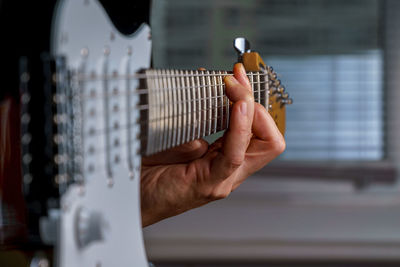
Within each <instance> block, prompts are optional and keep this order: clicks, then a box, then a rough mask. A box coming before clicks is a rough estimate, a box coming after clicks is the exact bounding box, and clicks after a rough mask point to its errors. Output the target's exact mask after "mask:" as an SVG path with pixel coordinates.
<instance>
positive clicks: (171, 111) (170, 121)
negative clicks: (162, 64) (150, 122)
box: [166, 70, 175, 147]
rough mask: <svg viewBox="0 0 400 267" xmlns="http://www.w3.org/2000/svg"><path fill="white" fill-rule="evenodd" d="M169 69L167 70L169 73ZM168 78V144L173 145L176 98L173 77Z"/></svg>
mask: <svg viewBox="0 0 400 267" xmlns="http://www.w3.org/2000/svg"><path fill="white" fill-rule="evenodd" d="M168 72H169V70H167V73H168ZM166 80H167V92H168V107H169V114H170V116H171V118H169V119H168V143H167V146H168V147H171V146H172V142H173V141H172V140H173V138H174V128H175V125H174V119H173V118H174V116H175V110H174V100H173V95H172V90H171V88H172V85H171V79H170V78H168V79H166Z"/></svg>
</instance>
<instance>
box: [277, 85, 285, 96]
mask: <svg viewBox="0 0 400 267" xmlns="http://www.w3.org/2000/svg"><path fill="white" fill-rule="evenodd" d="M277 92H278V93H280V94H283V93H284V92H285V87H284V86H283V85H281V86H279V87H278V89H277Z"/></svg>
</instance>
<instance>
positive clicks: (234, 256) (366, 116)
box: [144, 0, 400, 267]
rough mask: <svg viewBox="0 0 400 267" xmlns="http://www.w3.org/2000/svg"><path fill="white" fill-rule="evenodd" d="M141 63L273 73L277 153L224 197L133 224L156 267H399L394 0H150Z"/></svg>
mask: <svg viewBox="0 0 400 267" xmlns="http://www.w3.org/2000/svg"><path fill="white" fill-rule="evenodd" d="M151 24H152V34H153V49H154V53H153V64H154V66H155V67H165V68H167V67H168V68H189V69H193V68H198V67H205V68H207V69H230V68H232V65H233V63H234V62H235V60H236V58H237V56H236V54H235V51H234V50H233V47H232V40H233V39H234V38H235V37H239V36H244V37H246V38H247V39H248V40H249V41H250V43H251V46H252V49H253V50H255V51H257V52H259V53H260V54H261V56H262V57H263V59H264V61H265V62H266V63H267V64H268V65H270V66H273V68H274V69H275V70H276V71H277V73H278V75H279V77H280V79H281V80H282V82H283V84H284V85H285V86H286V89H287V91H288V92H289V93H290V95H291V97H292V98H293V99H294V104H293V105H291V106H288V107H287V131H286V142H287V149H286V152H284V154H283V155H282V156H281V157H280V158H279V159H278V160H276V161H274V162H273V163H271V164H270V165H268V166H267V167H265V168H264V169H262V170H261V171H259V172H258V173H256V174H254V175H253V176H252V177H250V178H249V179H248V180H247V181H246V182H245V183H244V184H243V185H242V186H241V187H240V188H239V189H238V190H237V191H235V192H233V193H232V194H231V195H230V196H229V197H228V198H227V199H225V200H222V201H218V202H215V203H212V204H210V205H208V206H205V207H202V208H199V209H196V210H193V211H190V212H188V213H186V214H183V215H180V216H177V217H174V218H171V219H167V220H165V221H163V222H161V223H158V224H155V225H153V226H150V227H147V228H146V229H145V230H144V235H145V242H146V248H147V253H148V256H149V258H150V260H151V261H153V262H154V263H155V264H156V266H160V267H163V266H165V267H167V266H168V267H181V266H182V267H183V266H190V267H200V266H201V267H209V266H237V267H239V266H240V267H242V266H400V194H399V193H400V192H399V191H400V187H399V183H398V179H397V178H398V174H397V173H398V169H399V166H400V131H399V126H400V119H399V118H398V117H397V114H400V107H399V106H398V104H397V103H398V101H400V92H399V86H400V84H399V83H400V51H399V47H400V32H399V29H400V2H399V1H395V0H336V1H328V0H279V1H278V0H262V1H261V0H258V1H256V0H218V1H213V0H202V1H186V0H155V1H153V8H152V21H151Z"/></svg>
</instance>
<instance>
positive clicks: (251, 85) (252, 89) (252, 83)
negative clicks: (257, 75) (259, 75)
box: [247, 72, 254, 93]
mask: <svg viewBox="0 0 400 267" xmlns="http://www.w3.org/2000/svg"><path fill="white" fill-rule="evenodd" d="M247 76H248V78H249V81H250V87H251V91H252V92H253V93H254V81H253V73H252V72H250V73H249V74H248V75H247Z"/></svg>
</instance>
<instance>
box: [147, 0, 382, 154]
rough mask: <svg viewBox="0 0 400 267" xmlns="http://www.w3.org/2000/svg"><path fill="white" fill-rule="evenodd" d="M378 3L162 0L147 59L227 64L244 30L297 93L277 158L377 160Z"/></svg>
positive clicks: (183, 64)
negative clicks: (282, 149) (284, 142)
mask: <svg viewBox="0 0 400 267" xmlns="http://www.w3.org/2000/svg"><path fill="white" fill-rule="evenodd" d="M380 3H381V2H380V1H378V0H367V1H359V0H346V1H344V0H343V1H313V0H279V1H274V0H266V1H245V0H243V1H212V0H205V1H201V2H199V1H182V0H181V1H171V0H162V1H159V3H158V6H159V8H157V5H156V6H155V10H154V11H153V12H154V13H156V14H155V16H153V17H154V18H155V21H153V31H155V34H154V36H155V38H156V39H154V47H155V49H154V55H155V57H154V63H155V66H156V67H173V68H197V67H200V66H201V67H206V68H211V69H218V68H223V69H230V68H231V66H232V63H233V62H234V61H235V59H236V55H235V53H234V51H233V49H232V46H231V42H232V40H233V38H235V37H237V36H241V35H243V36H247V37H248V39H249V40H250V41H251V43H252V47H253V48H254V49H255V50H257V51H258V52H260V54H261V55H262V57H263V58H264V60H265V61H266V62H267V64H268V65H271V66H273V67H274V69H275V70H276V71H277V72H278V74H279V75H280V77H281V80H282V82H283V84H284V85H286V88H287V91H288V92H289V93H290V95H291V97H292V98H293V99H294V104H293V105H292V106H289V107H288V108H287V134H286V140H287V150H286V151H285V153H284V154H283V155H282V156H281V157H280V159H282V160H285V161H287V160H312V161H315V160H319V161H320V160H339V161H340V160H353V161H363V160H383V159H384V158H385V142H384V126H385V125H384V118H385V114H384V104H383V97H384V83H383V65H384V64H383V63H384V62H383V58H384V56H383V50H382V44H381V42H380V39H381V38H380V36H381V35H382V27H381V13H382V12H381V9H382V8H381V4H380ZM178 9H179V10H181V11H182V9H184V10H186V11H187V12H186V11H185V12H175V10H178ZM196 10H200V11H201V12H200V13H196V12H195V11H196ZM196 14H201V16H198V15H196ZM205 14H206V15H205ZM163 21H168V23H167V24H165V23H163ZM157 38H158V39H157ZM190 55H191V56H190Z"/></svg>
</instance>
